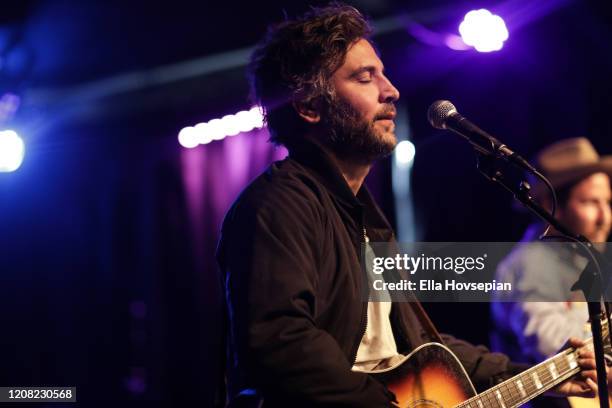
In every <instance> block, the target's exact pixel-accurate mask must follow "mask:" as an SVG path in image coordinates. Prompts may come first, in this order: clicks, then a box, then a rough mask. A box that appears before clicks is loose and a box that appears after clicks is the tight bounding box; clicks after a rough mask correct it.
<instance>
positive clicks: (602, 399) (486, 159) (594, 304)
mask: <svg viewBox="0 0 612 408" xmlns="http://www.w3.org/2000/svg"><path fill="white" fill-rule="evenodd" d="M476 156H477V161H478V163H477V167H478V170H480V172H481V173H482V174H483V175H484V176H485V177H486V178H487V179H489V180H491V181H493V182H495V183H497V184H499V185H501V186H502V187H503V188H504V189H506V190H508V191H509V192H510V193H512V195H514V197H515V198H516V199H517V200H518V201H520V202H521V203H522V204H523V206H525V207H526V208H527V209H529V210H530V211H532V212H533V213H535V214H536V215H537V216H538V217H540V218H541V219H542V220H544V221H545V222H546V223H548V224H550V225H551V226H553V227H554V228H555V229H556V230H557V231H559V232H560V233H561V234H563V236H564V238H565V239H566V240H568V241H573V242H576V243H577V244H578V247H581V248H582V249H583V250H584V251H585V253H586V254H587V255H588V257H589V258H590V259H591V260H590V261H589V264H588V265H587V267H586V268H585V269H584V270H583V271H582V273H581V274H580V278H579V279H578V281H577V282H576V283H575V284H574V286H572V290H577V289H580V290H582V292H583V293H584V298H585V300H587V303H588V310H589V319H590V322H591V333H592V335H593V348H594V351H595V363H596V367H597V386H598V388H599V390H598V395H599V403H600V407H602V408H609V407H610V405H609V400H608V386H607V381H606V380H607V375H606V365H605V359H604V345H603V335H602V334H603V333H602V327H601V319H602V307H601V305H602V301H604V303H605V299H604V298H603V291H602V288H603V282H604V281H603V278H604V277H603V276H602V270H601V265H605V264H606V262H605V261H603V258H602V255H601V254H600V253H599V252H598V251H597V250H595V248H594V246H593V244H592V243H591V242H590V241H589V240H588V239H587V238H585V237H583V236H581V235H575V234H574V233H572V232H571V231H570V230H569V229H568V228H566V227H565V226H564V225H563V224H561V223H560V222H559V221H558V220H557V219H556V218H554V217H553V216H552V214H551V213H549V212H548V211H547V210H545V209H544V208H543V207H542V206H541V205H540V204H538V203H537V202H535V201H534V200H533V198H532V197H531V195H530V194H529V192H530V188H531V187H530V186H529V184H528V183H527V182H526V181H522V182H521V183H519V185H518V186H515V185H513V184H511V183H510V182H509V181H508V180H507V179H506V178H505V176H504V167H505V166H502V164H504V165H505V164H506V162H505V161H502V159H501V158H499V157H497V156H495V155H493V154H491V153H488V152H483V151H482V150H480V149H478V150H476ZM606 272H607V273H606V278H609V277H610V274H609V271H606ZM606 317H607V316H606ZM606 321H608V328H610V322H609V319H606ZM608 332H609V333H610V331H609V330H608Z"/></svg>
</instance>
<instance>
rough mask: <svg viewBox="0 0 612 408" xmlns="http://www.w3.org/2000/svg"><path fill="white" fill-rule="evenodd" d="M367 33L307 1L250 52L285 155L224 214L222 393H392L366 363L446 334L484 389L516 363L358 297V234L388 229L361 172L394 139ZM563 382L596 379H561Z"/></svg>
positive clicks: (253, 396) (581, 387)
mask: <svg viewBox="0 0 612 408" xmlns="http://www.w3.org/2000/svg"><path fill="white" fill-rule="evenodd" d="M369 33H370V28H369V26H368V23H367V22H366V20H365V19H364V18H363V16H362V15H361V14H360V13H359V12H358V11H357V10H356V9H354V8H352V7H348V6H341V5H334V6H329V7H325V8H321V9H313V10H312V11H311V12H310V13H308V14H306V15H305V16H303V17H302V18H300V19H297V20H293V21H285V22H283V23H280V24H278V25H276V26H274V27H272V28H271V29H270V30H269V32H268V34H267V36H266V37H265V38H264V40H263V41H262V42H261V43H260V44H259V45H258V47H257V48H256V50H255V52H254V54H253V56H252V59H251V65H250V73H251V83H252V88H253V90H252V91H253V97H254V101H255V102H256V103H258V104H260V105H261V106H263V108H264V109H265V114H266V120H267V124H268V128H269V130H270V134H271V141H272V142H273V143H276V144H282V145H284V146H286V147H287V148H288V150H289V157H288V158H286V159H285V160H282V161H280V162H276V163H274V164H272V165H271V166H270V167H269V169H268V170H267V171H266V172H265V173H264V174H262V175H261V176H259V177H258V178H257V179H255V180H254V181H253V182H252V183H251V184H250V185H249V186H248V187H247V188H246V189H245V190H244V191H243V192H242V194H241V195H240V197H239V198H238V199H237V200H236V202H235V203H234V204H233V206H232V208H231V209H230V210H229V212H228V214H227V216H226V218H225V220H224V223H223V228H222V236H221V241H220V243H219V247H218V252H217V259H218V262H219V265H220V269H221V272H222V274H223V279H224V285H225V301H226V303H227V311H228V318H229V326H228V364H227V365H228V367H227V368H228V373H227V387H228V397H229V400H230V406H246V405H248V406H261V405H260V404H261V401H262V399H263V404H264V406H266V407H273V406H281V405H283V406H285V405H289V404H291V406H304V407H313V406H345V407H385V406H390V404H391V401H393V400H394V395H393V394H392V393H391V392H390V391H389V390H387V389H386V388H385V386H384V385H383V384H381V383H379V382H378V381H377V380H376V379H374V378H373V377H372V376H370V375H368V374H366V373H365V372H364V371H367V370H370V369H372V368H381V367H387V366H389V365H392V364H393V362H394V360H396V359H397V358H398V357H399V356H401V355H402V354H406V353H409V352H410V351H411V350H413V349H415V348H416V347H417V346H419V345H421V344H423V343H426V342H430V341H438V342H445V343H446V345H447V346H449V347H450V348H451V349H452V350H453V351H454V352H455V353H456V354H457V355H458V356H459V358H460V359H461V362H462V364H463V365H464V367H465V369H466V371H467V372H468V373H469V375H470V377H471V378H472V380H473V381H474V383H475V384H476V385H477V387H479V388H481V389H484V388H487V387H490V386H491V385H493V384H494V383H495V382H497V381H499V380H501V379H504V378H505V377H507V376H510V375H512V374H514V373H517V372H519V371H520V370H521V369H522V368H523V367H522V366H517V365H514V364H512V363H510V362H509V360H508V358H507V357H505V356H504V355H501V354H493V353H489V352H488V351H487V350H486V349H485V348H484V347H475V346H472V345H470V344H468V343H466V342H463V341H459V340H456V339H454V338H452V337H450V336H440V335H438V333H437V332H436V331H435V329H434V328H433V326H432V324H431V322H430V321H429V319H428V318H427V316H426V315H425V313H424V311H423V310H422V309H421V307H420V305H419V304H418V303H416V302H410V303H393V304H392V303H390V302H367V301H365V300H364V299H363V298H362V288H363V286H362V285H363V284H364V283H363V279H364V274H363V272H362V270H361V267H360V253H361V245H362V243H366V242H368V241H370V240H371V241H373V242H394V235H393V231H392V229H391V226H390V225H389V223H388V222H387V220H386V219H385V217H384V216H383V214H382V213H381V211H380V209H379V208H378V206H377V205H376V204H375V203H374V201H373V199H372V197H371V195H370V193H369V192H368V190H367V188H366V187H365V186H364V184H363V182H364V179H365V177H366V175H367V174H368V172H369V170H370V167H371V166H372V163H373V162H374V161H375V160H376V159H379V158H382V157H385V156H387V155H388V154H390V153H391V152H392V150H393V148H394V147H395V145H396V143H397V140H396V137H395V134H394V129H395V124H394V121H393V120H394V118H395V114H396V111H395V105H394V103H395V102H396V101H397V100H398V98H399V92H398V91H397V89H396V88H395V87H394V86H393V85H392V84H391V82H390V81H389V79H388V78H387V77H386V76H385V74H384V67H383V64H382V62H381V60H380V59H379V57H378V55H377V53H376V51H375V49H374V48H373V46H372V43H371V42H370V41H369V40H368V39H367V38H368V35H369ZM587 360H588V361H587ZM585 361H587V363H586V364H591V365H592V362H593V360H592V358H589V357H588V356H587V358H586V360H585ZM583 367H586V366H583ZM591 373H592V371H591ZM587 381H590V382H589V384H591V385H593V382H592V381H591V379H588V380H587ZM559 391H560V392H564V393H568V392H573V393H582V394H584V393H590V392H592V389H591V388H590V387H589V385H587V383H585V382H578V381H570V382H565V383H563V384H562V385H561V386H560V388H559Z"/></svg>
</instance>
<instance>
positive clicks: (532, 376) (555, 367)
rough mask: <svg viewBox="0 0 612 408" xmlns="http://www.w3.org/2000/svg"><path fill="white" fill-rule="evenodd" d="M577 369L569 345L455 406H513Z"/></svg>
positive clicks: (576, 361)
mask: <svg viewBox="0 0 612 408" xmlns="http://www.w3.org/2000/svg"><path fill="white" fill-rule="evenodd" d="M578 372H580V367H579V366H578V351H577V350H576V349H573V348H570V349H567V350H564V351H562V352H561V353H559V354H557V355H556V356H554V357H551V358H549V359H548V360H545V361H543V362H541V363H540V364H538V365H536V366H534V367H532V368H530V369H528V370H525V371H523V372H522V373H520V374H519V375H517V376H515V377H512V378H510V379H509V380H506V381H504V382H502V383H500V384H498V385H496V386H495V387H493V388H490V389H488V390H487V391H485V392H483V393H482V394H479V395H477V396H475V397H473V398H470V399H469V400H467V401H465V402H463V403H461V404H459V405H457V407H456V408H491V407H495V408H512V407H517V406H519V405H521V404H524V403H525V402H527V401H529V400H531V399H532V398H535V397H536V396H538V395H540V394H542V393H543V392H545V391H547V390H549V389H551V388H553V387H554V386H556V385H557V384H559V383H561V382H563V381H565V380H566V379H568V378H569V377H571V376H573V375H575V374H577V373H578Z"/></svg>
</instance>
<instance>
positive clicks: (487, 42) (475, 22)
mask: <svg viewBox="0 0 612 408" xmlns="http://www.w3.org/2000/svg"><path fill="white" fill-rule="evenodd" d="M459 33H460V34H461V38H462V39H463V42H464V43H466V44H467V45H470V46H472V47H474V48H475V49H476V51H479V52H491V51H499V50H501V49H502V47H503V46H504V41H506V40H507V39H508V29H507V28H506V23H504V20H502V18H501V17H500V16H497V15H495V14H492V13H491V12H490V11H489V10H486V9H480V10H472V11H470V12H468V13H467V14H466V15H465V17H464V18H463V21H462V22H461V24H460V25H459Z"/></svg>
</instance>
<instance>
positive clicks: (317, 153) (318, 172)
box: [289, 141, 393, 241]
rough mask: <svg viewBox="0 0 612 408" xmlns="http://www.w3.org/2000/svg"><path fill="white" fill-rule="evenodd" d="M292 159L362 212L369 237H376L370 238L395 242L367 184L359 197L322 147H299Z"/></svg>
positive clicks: (358, 193) (305, 145) (308, 144)
mask: <svg viewBox="0 0 612 408" xmlns="http://www.w3.org/2000/svg"><path fill="white" fill-rule="evenodd" d="M289 157H290V158H291V159H293V160H295V161H297V162H298V163H299V164H301V165H302V166H304V167H306V168H307V170H309V173H311V174H312V175H313V176H314V177H315V178H316V179H317V181H319V182H320V183H321V184H323V185H324V186H325V187H326V188H327V190H328V191H329V192H330V193H331V194H332V195H333V196H334V197H335V198H336V199H337V200H338V201H340V202H341V203H343V204H344V205H347V206H349V207H351V208H353V209H358V210H360V214H362V216H363V218H362V219H360V220H358V221H359V222H360V223H361V222H363V223H364V224H365V226H367V229H368V235H372V236H371V237H370V238H372V239H373V240H376V241H389V240H390V239H392V237H393V230H392V228H391V225H390V224H389V222H388V221H387V219H386V218H385V216H384V215H383V213H382V211H381V210H380V209H379V208H378V205H376V202H375V201H374V198H373V197H372V194H371V193H370V191H369V190H368V188H367V187H366V185H365V183H364V184H363V185H362V186H361V188H360V189H359V191H358V192H357V196H355V195H354V194H353V191H352V190H351V188H350V187H349V185H348V183H347V182H346V180H345V178H344V176H343V175H342V173H341V172H340V169H339V168H338V166H337V165H336V163H334V161H333V159H332V158H331V157H330V155H329V154H328V153H327V152H326V151H325V150H324V149H323V148H322V147H321V146H319V145H318V144H316V143H314V142H311V141H305V142H304V143H301V144H300V146H299V147H293V148H291V149H290V150H289ZM360 218H361V216H360Z"/></svg>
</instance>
